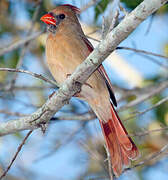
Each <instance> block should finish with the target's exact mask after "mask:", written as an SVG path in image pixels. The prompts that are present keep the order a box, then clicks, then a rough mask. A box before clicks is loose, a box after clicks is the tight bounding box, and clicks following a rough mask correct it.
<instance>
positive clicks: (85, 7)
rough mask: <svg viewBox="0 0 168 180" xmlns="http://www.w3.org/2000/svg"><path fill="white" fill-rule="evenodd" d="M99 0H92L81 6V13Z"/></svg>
mask: <svg viewBox="0 0 168 180" xmlns="http://www.w3.org/2000/svg"><path fill="white" fill-rule="evenodd" d="M98 1H99V0H91V1H89V2H88V3H87V4H86V5H85V6H83V7H82V8H81V13H82V12H83V11H86V10H87V9H88V8H90V7H92V6H94V5H95V4H96V3H97V2H98Z"/></svg>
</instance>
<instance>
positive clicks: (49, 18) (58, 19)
mask: <svg viewBox="0 0 168 180" xmlns="http://www.w3.org/2000/svg"><path fill="white" fill-rule="evenodd" d="M79 13H80V9H79V8H77V7H75V6H72V5H69V4H64V5H61V6H57V7H56V8H55V9H54V10H52V11H50V12H49V13H48V14H45V15H44V16H42V17H41V19H40V20H41V21H43V22H44V23H46V24H47V27H48V30H49V31H50V32H55V31H56V29H57V27H58V26H59V25H60V24H61V23H62V22H65V21H67V22H68V21H69V22H72V21H76V20H77V18H76V14H79Z"/></svg>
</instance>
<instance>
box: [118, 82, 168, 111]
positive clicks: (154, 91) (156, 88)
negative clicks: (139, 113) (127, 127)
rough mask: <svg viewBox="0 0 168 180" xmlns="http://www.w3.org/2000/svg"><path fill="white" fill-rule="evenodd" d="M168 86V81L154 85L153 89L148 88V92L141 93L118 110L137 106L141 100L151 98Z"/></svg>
mask: <svg viewBox="0 0 168 180" xmlns="http://www.w3.org/2000/svg"><path fill="white" fill-rule="evenodd" d="M167 87H168V81H164V82H162V83H159V84H158V85H157V86H154V87H153V89H150V90H148V91H147V92H146V93H142V95H139V96H138V97H137V98H136V99H135V100H134V101H131V102H130V103H128V104H125V105H123V106H121V107H120V108H119V109H118V110H120V111H123V110H125V109H128V108H130V107H133V106H136V105H138V104H140V103H141V102H143V101H145V100H148V99H150V98H151V97H153V96H154V95H156V94H159V93H160V92H161V91H163V90H164V89H166V88H167ZM138 94H139V93H138Z"/></svg>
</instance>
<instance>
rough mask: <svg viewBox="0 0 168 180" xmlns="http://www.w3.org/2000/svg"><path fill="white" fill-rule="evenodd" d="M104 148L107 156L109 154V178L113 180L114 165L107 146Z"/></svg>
mask: <svg viewBox="0 0 168 180" xmlns="http://www.w3.org/2000/svg"><path fill="white" fill-rule="evenodd" d="M104 148H105V150H106V154H107V160H108V171H109V177H110V180H113V179H114V176H113V169H112V164H111V158H110V153H109V151H108V148H107V147H106V145H104Z"/></svg>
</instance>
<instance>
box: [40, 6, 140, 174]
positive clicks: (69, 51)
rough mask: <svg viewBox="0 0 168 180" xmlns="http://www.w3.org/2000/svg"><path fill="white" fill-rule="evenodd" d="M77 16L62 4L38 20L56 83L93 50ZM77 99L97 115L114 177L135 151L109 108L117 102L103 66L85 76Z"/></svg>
mask: <svg viewBox="0 0 168 180" xmlns="http://www.w3.org/2000/svg"><path fill="white" fill-rule="evenodd" d="M78 13H80V10H79V9H78V8H77V7H75V6H72V5H69V4H65V5H61V6H58V7H56V8H55V9H54V10H52V11H51V12H49V13H48V14H46V15H44V16H42V17H41V20H42V21H43V22H45V23H46V24H47V29H48V31H49V35H48V38H47V42H46V57H47V63H48V66H49V69H50V71H51V73H52V75H53V77H54V78H55V80H56V81H57V82H58V83H60V84H61V83H63V82H64V81H65V79H66V78H67V77H68V75H70V74H72V73H73V71H74V70H75V68H76V67H77V66H78V65H79V64H81V63H82V61H84V60H85V59H86V57H87V56H88V55H89V54H90V53H91V52H92V51H93V46H92V44H91V43H90V42H89V41H88V39H87V38H86V36H85V35H84V33H83V31H82V28H81V26H80V23H79V21H78V18H77V14H78ZM77 97H78V98H80V99H83V100H85V101H87V102H88V103H89V105H90V106H91V108H92V109H93V111H94V112H95V114H96V115H97V117H98V119H99V121H100V125H101V128H102V131H103V134H104V138H105V141H106V145H107V147H108V150H109V153H110V157H111V163H112V168H113V171H114V174H115V175H116V176H119V175H120V174H121V173H122V170H123V167H124V166H128V165H129V162H130V159H131V160H133V159H135V158H137V156H138V149H137V147H136V146H135V144H134V143H133V141H132V140H131V138H130V137H129V136H128V133H127V131H126V129H125V128H124V126H123V125H122V123H121V120H120V118H119V116H118V114H117V112H116V111H115V109H114V107H113V104H114V105H115V106H116V105H117V103H116V99H115V96H114V94H113V91H112V85H111V82H110V80H109V78H108V75H107V74H106V71H105V69H104V67H103V65H100V66H99V68H98V70H96V71H95V72H94V73H93V74H92V75H91V76H90V77H89V79H88V80H87V81H86V83H85V84H84V85H83V86H82V90H81V92H80V93H79V94H77ZM112 102H113V104H112Z"/></svg>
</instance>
